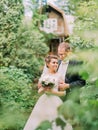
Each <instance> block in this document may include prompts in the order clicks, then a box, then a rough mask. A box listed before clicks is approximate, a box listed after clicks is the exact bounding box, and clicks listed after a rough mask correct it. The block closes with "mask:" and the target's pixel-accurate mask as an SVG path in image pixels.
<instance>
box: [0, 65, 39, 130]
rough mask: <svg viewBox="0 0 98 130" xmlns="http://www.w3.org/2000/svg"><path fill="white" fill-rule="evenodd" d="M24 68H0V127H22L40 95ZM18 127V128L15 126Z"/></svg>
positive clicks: (3, 128) (3, 129)
mask: <svg viewBox="0 0 98 130" xmlns="http://www.w3.org/2000/svg"><path fill="white" fill-rule="evenodd" d="M35 93H36V89H35V90H34V85H33V88H32V82H31V80H30V79H29V78H28V76H27V75H26V74H24V72H23V70H22V69H17V68H15V67H13V66H11V67H9V68H5V67H2V68H1V69H0V129H2V130H5V129H10V130H11V129H12V130H13V129H18V130H19V129H21V130H22V127H23V125H24V123H25V120H26V118H27V113H30V111H31V110H32V108H33V106H34V104H35V102H36V100H37V98H38V96H37V95H35V96H34V94H35ZM31 97H32V98H31ZM15 127H16V128H15Z"/></svg>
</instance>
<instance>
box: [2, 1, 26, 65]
mask: <svg viewBox="0 0 98 130" xmlns="http://www.w3.org/2000/svg"><path fill="white" fill-rule="evenodd" d="M22 14H23V5H22V1H21V0H17V1H16V0H13V1H11V0H1V1H0V18H1V19H0V49H1V53H0V58H1V60H0V62H1V64H4V65H5V66H7V65H8V64H9V63H10V62H11V56H12V54H11V53H12V50H13V47H14V44H15V42H16V39H17V32H18V28H19V26H20V22H21V18H22Z"/></svg>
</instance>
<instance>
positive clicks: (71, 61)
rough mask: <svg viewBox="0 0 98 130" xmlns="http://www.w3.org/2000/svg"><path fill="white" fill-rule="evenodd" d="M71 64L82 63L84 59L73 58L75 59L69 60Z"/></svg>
mask: <svg viewBox="0 0 98 130" xmlns="http://www.w3.org/2000/svg"><path fill="white" fill-rule="evenodd" d="M69 64H70V65H82V64H83V61H82V60H76V59H73V60H69Z"/></svg>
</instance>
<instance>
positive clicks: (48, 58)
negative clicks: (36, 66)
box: [45, 55, 58, 65]
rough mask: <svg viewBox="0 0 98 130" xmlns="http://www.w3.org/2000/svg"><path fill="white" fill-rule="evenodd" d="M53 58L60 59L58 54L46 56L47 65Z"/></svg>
mask: <svg viewBox="0 0 98 130" xmlns="http://www.w3.org/2000/svg"><path fill="white" fill-rule="evenodd" d="M51 59H57V60H58V56H57V55H48V56H46V58H45V62H46V65H47V64H48V63H50V62H51Z"/></svg>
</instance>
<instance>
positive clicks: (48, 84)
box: [40, 75, 56, 88]
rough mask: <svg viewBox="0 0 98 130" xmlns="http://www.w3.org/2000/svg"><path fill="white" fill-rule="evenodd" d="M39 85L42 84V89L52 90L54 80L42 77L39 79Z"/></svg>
mask: <svg viewBox="0 0 98 130" xmlns="http://www.w3.org/2000/svg"><path fill="white" fill-rule="evenodd" d="M40 83H41V84H42V87H44V88H46V87H49V88H53V87H54V86H55V85H56V81H55V78H53V77H51V76H48V75H47V76H46V75H45V76H43V77H42V78H41V79H40Z"/></svg>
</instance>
